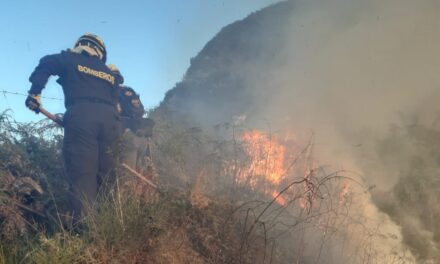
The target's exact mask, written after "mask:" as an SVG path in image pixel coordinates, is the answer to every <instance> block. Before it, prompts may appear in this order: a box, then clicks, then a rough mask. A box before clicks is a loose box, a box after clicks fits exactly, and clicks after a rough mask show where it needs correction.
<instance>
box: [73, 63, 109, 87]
mask: <svg viewBox="0 0 440 264" xmlns="http://www.w3.org/2000/svg"><path fill="white" fill-rule="evenodd" d="M78 71H79V72H83V73H86V74H89V75H93V76H95V77H97V78H100V79H102V80H105V81H107V82H109V83H111V84H115V77H114V76H113V75H111V74H108V73H106V72H102V71H97V70H94V69H90V68H89V67H87V66H82V65H79V64H78Z"/></svg>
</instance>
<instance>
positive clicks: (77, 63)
mask: <svg viewBox="0 0 440 264" xmlns="http://www.w3.org/2000/svg"><path fill="white" fill-rule="evenodd" d="M51 75H57V76H59V78H58V80H57V82H58V83H59V84H60V85H61V86H62V87H63V91H64V96H65V101H64V102H65V106H66V108H69V107H70V106H72V105H73V104H74V103H75V101H77V100H83V99H97V100H99V102H102V103H107V104H112V105H116V103H117V101H118V95H119V89H118V86H119V84H118V83H117V79H116V78H115V76H114V75H113V73H112V72H111V71H110V70H109V69H108V68H107V66H106V65H105V64H104V63H103V62H102V61H101V60H99V59H98V58H97V57H90V56H89V55H88V54H85V53H81V54H80V53H75V52H71V51H62V52H61V53H59V54H54V55H48V56H45V57H43V58H42V59H41V60H40V63H39V64H38V66H37V67H36V68H35V70H34V72H33V73H32V74H31V76H30V77H29V81H30V82H31V83H32V87H31V89H30V90H29V93H31V94H40V93H41V91H42V90H43V88H44V87H45V85H46V83H47V81H48V79H49V77H50V76H51Z"/></svg>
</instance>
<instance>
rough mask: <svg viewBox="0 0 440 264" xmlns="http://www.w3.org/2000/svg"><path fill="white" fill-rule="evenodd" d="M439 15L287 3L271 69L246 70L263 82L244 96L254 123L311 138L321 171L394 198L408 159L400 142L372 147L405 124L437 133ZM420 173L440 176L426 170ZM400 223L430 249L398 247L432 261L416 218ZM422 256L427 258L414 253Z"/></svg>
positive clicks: (392, 1)
mask: <svg viewBox="0 0 440 264" xmlns="http://www.w3.org/2000/svg"><path fill="white" fill-rule="evenodd" d="M439 14H440V2H439V1H435V0H420V1H412V0H386V1H383V0H382V1H379V0H362V1H361V0H357V1H356V0H314V1H294V8H293V12H292V14H291V17H290V23H289V25H288V26H287V27H286V31H285V34H286V36H288V41H287V43H285V45H284V49H282V50H280V51H279V53H278V55H277V56H278V57H277V58H276V59H275V60H274V61H276V63H273V65H275V67H273V68H271V69H270V70H269V72H268V67H258V66H256V67H255V68H253V69H252V70H251V71H255V72H264V77H262V78H260V79H258V80H257V81H255V78H250V79H248V81H249V83H251V85H249V86H248V87H251V88H252V89H251V91H250V93H252V94H254V95H256V96H255V97H256V98H259V100H258V103H257V104H258V105H259V112H258V114H254V115H253V116H254V118H255V120H253V121H255V122H257V123H258V122H260V121H262V120H265V121H264V122H267V121H266V120H270V122H271V123H272V124H271V125H272V127H273V129H275V130H276V129H283V128H286V127H287V128H288V129H289V130H292V131H295V132H296V133H298V135H299V136H300V137H301V136H304V137H307V135H309V134H310V133H311V132H313V133H314V134H315V138H316V156H317V159H319V161H320V162H322V163H325V164H330V165H332V166H334V167H335V168H344V169H348V170H353V171H357V172H359V173H360V174H361V175H362V177H363V179H364V180H365V182H366V184H370V185H374V186H375V187H376V189H377V190H380V191H384V192H386V191H391V192H392V190H393V188H394V186H395V185H396V184H397V183H398V182H401V181H402V180H401V177H402V174H404V172H402V171H409V170H411V169H412V168H411V164H408V162H409V161H410V160H411V157H412V156H414V155H415V151H416V150H415V147H414V146H413V145H411V144H410V143H406V142H405V138H404V137H403V138H402V140H401V142H400V143H397V144H402V145H405V147H402V148H401V150H402V151H394V150H387V149H386V148H387V147H386V146H378V144H380V143H379V142H383V140H384V139H385V138H387V137H390V131H391V130H392V128H393V127H396V126H397V127H399V126H401V125H402V122H403V121H405V120H406V121H407V122H411V121H408V119H411V118H415V119H417V125H419V126H427V127H433V126H436V125H437V123H438V117H439V113H440V104H439V103H438V101H439V100H440V92H439V87H440V74H439V70H440V52H439V48H440V17H439ZM245 75H246V74H245ZM250 76H255V75H252V74H250ZM262 91H264V95H265V96H264V98H261V96H260V95H261V93H262ZM261 99H263V100H261ZM264 122H262V123H264ZM410 125H411V124H410ZM262 126H264V125H262ZM437 128H438V126H437ZM437 131H438V130H437ZM425 143H426V142H425ZM427 143H428V144H429V142H427ZM432 143H433V144H434V143H435V142H432ZM378 149H381V150H378ZM417 151H418V152H417V153H420V152H421V150H419V149H418V150H417ZM384 152H386V153H388V152H392V153H393V154H392V155H393V157H391V158H390V157H389V156H390V154H388V156H387V155H383V153H384ZM419 156H421V155H419ZM425 156H427V155H425ZM384 159H387V160H384ZM427 166H432V167H433V169H436V168H437V167H439V166H438V165H434V164H433V163H432V162H430V163H429V164H428V165H427ZM437 171H438V170H437ZM436 175H437V174H435V175H434V176H436ZM414 177H417V176H416V175H415V176H414ZM428 178H429V177H428ZM415 181H417V179H415ZM432 199H436V198H435V197H432ZM397 203H399V200H397ZM365 205H366V207H365V208H366V209H365V214H366V215H368V216H371V217H372V218H382V217H384V216H383V215H381V214H380V213H378V211H377V210H376V209H375V206H373V205H372V204H371V203H370V202H369V201H368V200H366V201H365ZM420 206H423V205H420ZM431 209H432V210H434V208H431ZM406 210H407V211H405V212H403V213H401V214H400V215H399V216H401V217H403V218H405V219H406V215H408V216H409V215H413V213H412V212H411V208H407V209H406ZM427 210H428V211H429V210H430V209H429V208H427ZM394 216H396V215H394ZM385 218H386V217H385ZM394 220H396V219H394ZM387 222H388V223H389V225H390V226H389V227H388V228H390V229H389V230H392V231H391V232H396V233H399V232H400V231H399V230H400V227H399V226H398V225H394V224H392V223H391V222H390V221H387ZM397 222H399V221H397ZM405 223H408V224H407V225H410V229H411V230H412V231H411V232H414V233H420V234H421V235H418V236H417V235H414V236H413V238H414V239H425V240H428V241H426V243H425V244H426V245H428V246H423V245H422V246H420V245H413V244H412V241H408V239H409V238H408V236H406V238H405V237H404V238H403V240H406V242H407V243H408V244H410V247H411V248H412V249H413V253H414V254H415V255H416V256H417V257H419V258H421V259H422V260H431V261H436V260H438V259H437V258H438V257H439V250H438V246H436V245H437V244H436V242H435V238H433V237H435V236H434V235H432V232H433V231H432V226H431V227H430V228H431V230H429V227H428V228H427V229H424V228H423V224H420V219H417V217H411V218H408V219H407V221H402V222H399V223H398V224H399V225H400V224H402V225H403V228H404V230H405ZM425 228H426V227H425ZM418 230H419V231H418ZM426 233H427V235H426ZM422 234H424V235H422ZM431 239H433V240H432V241H429V240H431ZM388 246H391V245H388ZM393 246H395V245H393ZM418 247H419V248H418ZM421 247H429V250H428V249H427V250H426V251H429V252H428V253H424V254H422V253H419V252H418V250H423V249H421Z"/></svg>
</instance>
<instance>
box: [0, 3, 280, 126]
mask: <svg viewBox="0 0 440 264" xmlns="http://www.w3.org/2000/svg"><path fill="white" fill-rule="evenodd" d="M275 2H279V0H239V1H237V0H223V1H220V0H219V1H215V0H157V1H150V0H144V1H142V0H135V1H114V0H109V1H85V0H77V1H70V0H69V1H59V0H39V1H35V0H1V4H0V6H1V8H0V47H1V49H0V50H1V51H0V53H1V59H0V72H1V78H0V111H4V110H5V109H8V108H9V109H12V110H13V115H14V117H15V118H16V120H18V121H35V120H39V119H41V118H42V116H41V115H38V116H37V115H35V114H33V113H32V112H30V111H28V110H27V109H26V108H25V106H24V100H25V96H20V95H13V94H5V93H3V92H2V91H3V90H7V91H10V92H16V93H22V94H26V93H27V90H28V89H29V87H30V83H29V81H28V77H29V75H30V74H31V72H32V71H33V69H34V68H35V66H36V65H37V64H38V61H39V59H40V58H41V57H42V56H44V55H47V54H52V53H58V52H60V51H61V50H64V49H67V48H71V47H72V45H73V44H74V42H75V41H76V40H77V38H78V37H79V36H80V35H82V34H83V33H85V32H91V33H95V34H97V35H99V36H100V37H101V38H102V39H103V40H104V42H105V44H106V46H107V50H108V60H107V62H108V63H113V64H116V65H117V66H118V67H119V68H120V70H121V72H122V74H123V75H124V76H125V80H126V82H125V83H126V84H127V85H129V86H132V87H133V88H134V89H135V90H136V91H138V92H139V93H140V94H141V99H142V101H143V102H144V105H145V107H147V108H151V107H154V106H157V105H158V104H159V102H160V101H161V100H162V99H163V97H164V94H165V92H166V91H167V90H169V89H171V88H172V87H173V86H174V84H175V83H176V82H178V81H180V80H181V78H182V77H183V75H184V73H185V71H186V69H187V68H188V66H189V61H190V58H191V57H194V56H196V55H197V53H198V52H199V51H200V50H201V49H202V48H203V46H204V45H205V44H206V43H207V42H208V41H209V40H210V39H211V38H212V37H214V36H215V34H216V33H217V32H219V30H220V29H221V28H222V27H224V26H226V25H228V24H230V23H232V22H234V21H236V20H240V19H243V18H245V17H246V16H247V15H248V14H250V13H251V12H254V11H257V10H259V9H261V8H263V7H266V6H268V5H270V4H272V3H275ZM55 80H56V79H55V78H52V79H50V81H49V83H48V85H47V86H46V89H45V90H43V96H46V97H53V98H60V99H61V98H63V94H62V89H61V87H60V86H59V85H58V84H57V83H56V82H55ZM43 105H44V107H45V108H46V109H48V110H49V111H51V112H54V113H60V112H64V105H63V101H62V100H53V99H48V98H45V99H44V98H43Z"/></svg>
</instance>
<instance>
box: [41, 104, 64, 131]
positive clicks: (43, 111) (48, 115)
mask: <svg viewBox="0 0 440 264" xmlns="http://www.w3.org/2000/svg"><path fill="white" fill-rule="evenodd" d="M40 113H42V114H43V115H45V116H46V117H47V118H49V119H50V120H52V121H54V122H55V123H57V125H59V126H61V127H62V126H63V122H62V121H61V120H60V119H59V118H58V117H57V116H56V115H54V114H52V113H50V112H49V111H47V110H46V109H44V108H43V107H40Z"/></svg>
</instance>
